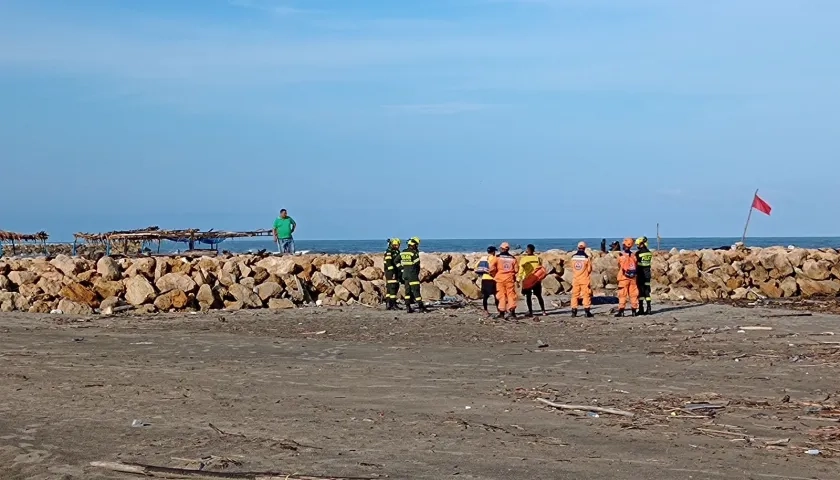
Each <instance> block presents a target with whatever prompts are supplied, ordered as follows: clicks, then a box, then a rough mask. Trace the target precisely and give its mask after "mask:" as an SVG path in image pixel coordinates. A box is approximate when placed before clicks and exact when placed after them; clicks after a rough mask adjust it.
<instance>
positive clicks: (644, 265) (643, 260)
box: [636, 237, 653, 315]
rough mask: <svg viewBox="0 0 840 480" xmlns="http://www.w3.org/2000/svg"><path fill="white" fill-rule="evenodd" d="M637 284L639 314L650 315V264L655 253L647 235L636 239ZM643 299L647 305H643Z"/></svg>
mask: <svg viewBox="0 0 840 480" xmlns="http://www.w3.org/2000/svg"><path fill="white" fill-rule="evenodd" d="M636 247H637V248H636V264H637V267H636V285H638V286H639V312H638V313H639V315H650V300H651V298H650V282H651V273H650V264H651V263H652V261H653V253H651V251H650V250H649V249H648V239H647V237H639V238H637V239H636ZM642 301H644V302H645V306H644V307H642Z"/></svg>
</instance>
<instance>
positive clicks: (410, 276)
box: [272, 209, 653, 318]
mask: <svg viewBox="0 0 840 480" xmlns="http://www.w3.org/2000/svg"><path fill="white" fill-rule="evenodd" d="M296 227H297V224H296V223H295V221H294V220H293V219H292V218H291V217H290V216H289V215H288V212H287V211H286V209H283V210H281V211H280V216H279V217H277V219H276V220H275V221H274V227H273V229H272V230H273V233H274V240H275V242H276V243H277V246H278V250H279V251H280V252H281V253H291V254H294V249H295V247H294V240H293V239H292V233H293V232H294V231H295V228H296ZM634 245H635V246H636V251H635V252H634V251H633V246H634ZM401 246H402V241H401V240H400V239H399V238H391V239H389V240H388V248H387V249H386V250H385V256H384V267H385V282H386V287H385V289H386V293H385V305H386V308H387V309H388V310H394V309H396V308H397V297H398V294H399V288H400V284H403V286H404V287H405V294H404V301H405V305H406V309H407V310H408V312H409V313H411V312H413V311H414V305H415V304H416V305H417V308H418V310H419V311H421V312H425V311H427V308H426V305H425V304H424V303H423V296H422V295H421V293H420V239H419V238H417V237H412V238H410V239H409V240H408V242H407V245H406V248H405V249H404V250H400V248H401ZM618 248H619V245H618V242H614V243H613V244H612V245H610V250H613V251H614V250H616V249H618ZM586 250H587V245H586V242H583V241H582V242H579V243H578V245H577V252H575V254H574V255H573V256H572V257H571V259H570V262H569V263H570V265H569V267H570V268H571V270H572V272H573V276H572V299H571V307H572V316H573V317H576V316H577V315H578V307H579V306H581V305H582V306H583V313H584V316H586V317H592V316H593V314H592V311H591V308H592V287H591V283H590V279H591V275H592V262H591V259H590V257H589V254H587V253H586ZM601 251H604V252H606V240H601ZM620 251H621V253H620V255H619V257H618V267H619V268H618V312H617V313H616V316H618V317H620V316H623V315H624V313H625V311H626V307H627V303H628V302H629V303H630V309H631V310H630V311H631V314H632V315H634V316H635V315H645V314H650V313H651V306H650V303H651V297H650V295H651V287H650V283H651V272H650V267H651V261H652V259H653V253H651V251H650V249H649V248H648V239H647V237H639V238H637V239H636V240H635V241H634V240H633V239H632V238H625V239H624V242H623V244H621V246H620ZM474 270H475V272H476V273H477V274H479V275H480V276H481V296H482V306H483V307H484V311H485V312H487V313H488V315H489V313H490V310H489V306H488V303H489V300H490V297H493V298H494V300H495V302H494V303H495V304H496V309H497V311H498V317H499V318H506V317H508V318H516V306H517V302H518V296H517V293H516V285H517V283H519V284H520V285H521V286H522V290H521V292H522V294H523V295H525V304H526V305H527V306H528V314H527V316H528V317H533V316H534V304H533V299H534V298H536V299H537V303H538V304H539V307H540V313H541V314H542V315H543V316H545V315H547V312H546V310H545V300H544V299H543V295H542V281H543V279H544V278H545V277H546V276H547V270H546V268H545V267H544V266H543V265H542V263H541V261H540V258H539V256H538V255H537V254H536V247H535V246H534V245H532V244H529V245H527V246H526V247H525V251H524V253H522V254H521V255H519V257H518V258H517V257H516V256H515V255H514V254H513V253H512V252H511V250H510V244H509V243H508V242H502V243H501V245H499V247H498V249H497V248H496V247H495V246H490V247H487V255H486V256H483V257H481V259H480V260H479V261H478V263H477V264H476V265H475V266H474ZM641 301H644V302H645V305H644V306H643V305H642V303H641Z"/></svg>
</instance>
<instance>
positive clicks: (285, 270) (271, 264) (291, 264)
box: [256, 256, 297, 277]
mask: <svg viewBox="0 0 840 480" xmlns="http://www.w3.org/2000/svg"><path fill="white" fill-rule="evenodd" d="M256 266H257V267H260V268H264V269H265V270H266V271H267V272H268V273H269V274H272V275H277V276H278V277H280V276H283V275H291V274H293V273H295V269H296V268H297V264H296V263H295V259H294V258H292V257H288V256H283V257H273V256H272V257H267V258H263V259H262V260H260V261H259V262H257V263H256Z"/></svg>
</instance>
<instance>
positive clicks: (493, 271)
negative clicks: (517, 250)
mask: <svg viewBox="0 0 840 480" xmlns="http://www.w3.org/2000/svg"><path fill="white" fill-rule="evenodd" d="M499 250H501V252H500V253H499V255H498V256H495V257H492V258H491V259H490V275H493V279H494V280H496V289H497V294H498V299H499V318H505V313H509V314H510V318H516V274H517V273H519V262H517V261H516V257H514V256H513V255H511V254H510V244H509V243H508V242H502V244H501V245H499Z"/></svg>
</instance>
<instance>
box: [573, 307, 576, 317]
mask: <svg viewBox="0 0 840 480" xmlns="http://www.w3.org/2000/svg"><path fill="white" fill-rule="evenodd" d="M575 317H577V308H573V309H572V318H575Z"/></svg>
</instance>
